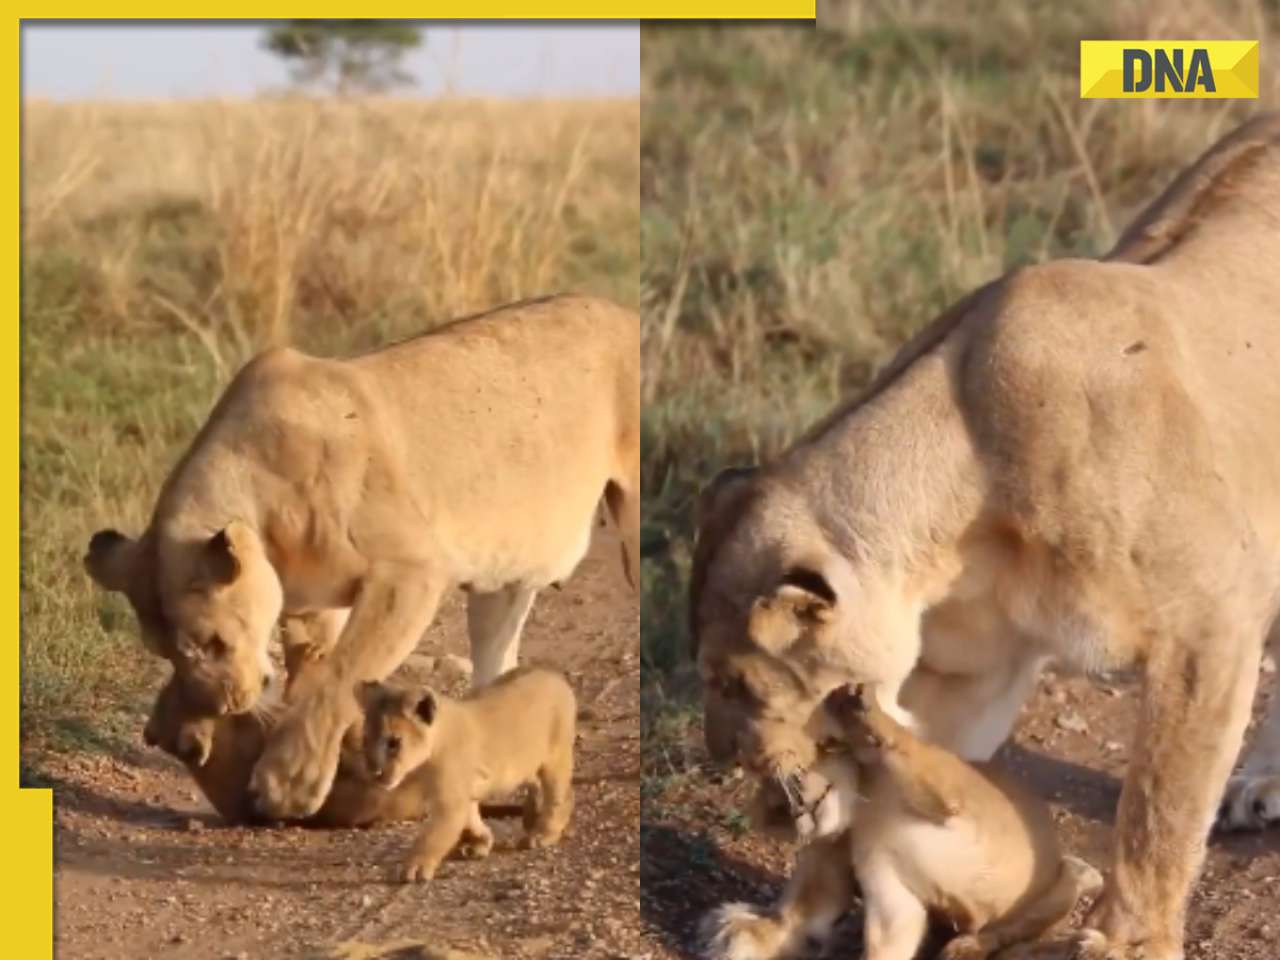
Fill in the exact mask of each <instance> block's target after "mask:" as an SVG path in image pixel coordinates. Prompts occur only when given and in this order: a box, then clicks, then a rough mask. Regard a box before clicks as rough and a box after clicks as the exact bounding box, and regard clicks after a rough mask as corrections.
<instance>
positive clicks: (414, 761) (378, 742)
mask: <svg viewBox="0 0 1280 960" xmlns="http://www.w3.org/2000/svg"><path fill="white" fill-rule="evenodd" d="M358 692H359V698H360V704H361V706H362V707H363V708H364V765H365V770H366V771H367V772H368V775H369V776H370V777H372V778H373V779H374V780H375V781H377V782H378V783H380V784H381V785H382V786H384V787H385V788H386V789H388V790H394V789H395V788H396V787H397V786H399V784H400V781H402V780H403V779H404V778H405V777H406V776H407V775H408V774H409V773H411V772H412V771H414V770H416V769H417V768H418V767H420V766H422V764H424V763H426V762H427V761H428V760H430V759H431V757H432V755H433V754H434V753H435V752H436V748H437V739H438V738H437V736H436V734H437V728H438V725H437V724H436V714H437V711H438V708H439V702H438V700H437V698H436V694H435V693H434V692H432V691H431V690H426V689H416V690H405V689H396V688H392V687H388V686H386V685H384V684H381V683H373V682H367V683H362V684H361V685H360V688H359V691H358Z"/></svg>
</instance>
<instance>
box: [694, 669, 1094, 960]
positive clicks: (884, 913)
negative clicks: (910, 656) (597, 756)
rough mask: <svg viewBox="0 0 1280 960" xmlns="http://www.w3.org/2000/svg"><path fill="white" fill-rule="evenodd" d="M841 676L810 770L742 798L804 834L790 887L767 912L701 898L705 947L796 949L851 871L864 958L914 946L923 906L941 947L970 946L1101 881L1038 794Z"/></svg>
mask: <svg viewBox="0 0 1280 960" xmlns="http://www.w3.org/2000/svg"><path fill="white" fill-rule="evenodd" d="M845 689H847V688H837V690H836V691H834V692H833V693H832V694H831V695H829V696H828V698H827V700H826V702H825V704H824V709H823V714H824V716H823V721H824V730H825V731H826V733H827V736H826V737H825V738H824V740H825V742H824V750H823V753H822V755H821V757H820V759H819V760H818V762H817V763H816V765H815V767H814V768H813V770H811V771H806V773H805V774H802V775H800V776H798V777H797V778H796V780H795V781H794V782H792V783H790V784H787V785H785V786H783V787H780V786H779V784H778V781H774V780H770V781H766V782H765V783H764V784H763V789H762V790H761V796H760V798H758V801H757V805H756V810H755V811H754V813H755V817H756V819H757V823H758V824H759V825H761V826H763V827H765V828H766V829H768V830H769V831H770V832H772V833H774V834H775V835H778V836H781V837H784V838H785V837H787V835H788V834H790V838H791V839H796V838H798V837H799V838H804V839H816V840H817V841H818V842H816V843H814V844H813V845H812V847H811V848H808V849H807V850H806V853H805V855H802V857H801V858H800V859H799V860H798V864H797V871H796V875H795V878H794V879H793V882H792V885H791V890H790V892H791V893H792V896H791V897H790V898H789V899H784V900H783V902H782V903H781V904H780V905H779V907H778V908H777V909H776V910H774V911H771V912H769V913H763V912H760V911H758V910H755V909H753V908H751V907H748V906H746V905H744V904H734V905H731V906H730V907H727V908H721V909H719V910H717V911H715V912H713V913H712V914H711V915H710V916H709V917H708V918H707V919H706V921H704V935H705V936H706V938H707V944H708V947H709V954H710V955H711V956H712V957H715V958H723V960H747V958H760V957H780V956H790V955H793V954H795V953H797V952H799V950H800V948H801V947H802V946H803V944H804V940H805V937H804V934H805V933H806V924H807V926H808V932H809V934H810V935H811V936H816V938H818V939H820V938H821V933H822V928H821V927H819V928H817V929H815V928H814V925H813V918H814V916H815V914H816V915H818V916H823V915H826V916H831V917H834V916H838V915H839V914H840V913H842V912H843V911H844V909H846V908H847V906H848V900H849V890H850V888H851V886H852V884H851V879H856V880H857V882H858V885H859V887H860V888H861V890H862V897H863V908H864V922H865V925H866V931H865V937H864V940H865V942H866V944H867V960H909V958H911V957H913V956H915V955H916V952H917V951H918V949H919V947H920V944H921V942H922V940H923V938H924V935H925V928H926V919H927V918H929V917H932V918H934V919H936V920H940V921H942V922H943V923H944V924H946V925H948V926H950V927H951V928H952V929H954V930H955V931H956V932H957V934H958V936H957V937H956V938H955V939H953V940H952V942H951V943H950V944H948V945H947V947H946V949H945V950H944V951H943V953H942V957H943V960H984V958H986V957H989V956H992V955H994V954H996V953H997V952H999V951H1002V950H1005V949H1007V948H1009V947H1011V946H1013V945H1015V944H1021V943H1028V942H1032V941H1035V940H1038V939H1039V938H1041V937H1042V936H1044V935H1045V934H1046V933H1048V932H1049V931H1050V930H1051V929H1052V928H1053V927H1054V926H1056V925H1057V924H1058V923H1060V922H1061V921H1062V920H1063V919H1064V918H1065V917H1066V916H1067V915H1068V914H1069V913H1070V912H1071V911H1072V910H1073V909H1074V907H1075V905H1076V903H1077V902H1078V901H1079V899H1080V898H1081V897H1083V896H1088V895H1091V894H1093V893H1096V892H1097V890H1098V889H1100V888H1101V886H1102V876H1101V874H1099V873H1098V872H1097V871H1096V870H1094V869H1093V868H1092V867H1090V866H1089V865H1088V864H1086V863H1084V862H1083V861H1080V860H1077V859H1075V858H1073V857H1064V855H1063V853H1062V851H1061V849H1060V847H1059V845H1058V840H1057V836H1056V833H1055V831H1054V826H1053V819H1052V817H1051V816H1050V815H1049V810H1048V808H1047V807H1046V806H1045V804H1044V803H1043V801H1041V800H1040V799H1039V798H1038V797H1036V796H1034V795H1033V794H1031V793H1029V792H1028V791H1027V790H1025V789H1024V788H1023V787H1022V786H1021V785H1020V784H1018V783H1017V782H1016V781H1014V780H1012V779H1010V778H1009V777H1008V776H1006V775H1005V774H1004V773H1003V772H1002V771H1000V770H999V769H998V768H997V767H995V766H993V765H991V764H969V763H966V762H965V761H964V760H962V759H960V758H959V757H957V756H956V755H955V754H953V753H951V752H950V751H947V750H944V749H942V748H941V747H938V746H936V745H934V744H930V743H927V742H925V741H922V740H920V739H919V738H918V737H916V736H914V735H913V734H912V733H911V732H910V731H908V730H906V729H905V728H904V727H902V726H901V725H900V724H898V723H897V721H895V720H893V718H891V717H889V716H888V715H887V714H886V713H884V711H883V710H881V709H880V708H879V707H878V706H877V705H876V704H875V702H874V701H873V700H872V699H871V698H870V697H869V696H863V695H861V694H859V696H858V697H856V698H855V697H852V696H850V695H848V694H847V693H846V692H845ZM842 865H843V867H844V870H843V871H842V870H841V867H842ZM850 874H851V875H850ZM828 923H829V921H828Z"/></svg>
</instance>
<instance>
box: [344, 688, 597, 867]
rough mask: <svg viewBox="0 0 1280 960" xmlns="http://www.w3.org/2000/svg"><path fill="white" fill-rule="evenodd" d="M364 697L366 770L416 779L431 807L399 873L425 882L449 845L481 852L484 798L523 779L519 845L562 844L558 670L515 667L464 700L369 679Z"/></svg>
mask: <svg viewBox="0 0 1280 960" xmlns="http://www.w3.org/2000/svg"><path fill="white" fill-rule="evenodd" d="M360 698H361V702H362V703H363V704H364V711H365V717H364V759H365V764H366V767H367V769H368V771H369V773H370V774H371V775H372V776H373V777H374V779H376V780H377V781H378V782H379V783H381V784H382V785H383V786H384V787H385V788H386V789H387V790H397V789H400V788H402V786H403V785H404V784H407V783H414V784H417V785H418V788H419V789H420V790H421V791H422V792H423V794H424V795H425V797H426V803H427V807H428V809H429V810H430V811H431V819H430V820H429V821H428V822H427V825H426V827H425V828H424V829H423V831H422V834H421V835H420V836H419V837H418V839H417V841H416V842H415V843H414V845H413V849H412V850H411V851H410V852H409V856H408V857H407V858H406V860H405V864H404V868H403V870H402V871H401V878H402V879H403V880H406V881H419V882H421V881H423V880H430V879H431V878H432V877H433V876H435V872H436V870H437V869H438V868H439V866H440V862H441V861H442V860H443V859H444V858H445V857H446V856H448V855H449V853H450V851H452V850H453V849H454V848H455V847H459V848H460V849H461V850H462V852H463V855H464V856H468V857H473V858H479V857H485V856H487V855H488V853H489V850H490V849H491V848H492V847H493V833H492V832H491V831H490V830H489V828H488V827H487V826H486V825H485V822H484V820H483V819H482V818H481V816H480V807H479V804H480V801H482V800H486V799H490V798H492V796H493V795H495V794H500V793H506V792H508V791H511V790H515V789H517V788H519V787H524V786H528V787H531V788H533V789H532V790H531V792H530V794H529V799H528V800H527V801H526V802H527V806H526V810H525V816H524V828H525V835H524V838H523V839H522V841H521V843H522V845H523V846H526V847H549V846H554V845H555V844H556V843H557V842H559V840H560V835H561V834H562V833H563V832H564V828H565V827H566V826H567V825H568V823H569V817H570V815H571V814H572V812H573V742H574V736H575V731H576V713H577V702H576V700H575V698H574V696H573V688H572V687H570V686H569V683H568V681H567V680H565V678H564V677H563V676H562V675H561V674H559V673H556V672H555V671H553V670H543V669H538V668H533V667H518V668H516V669H514V670H511V671H509V672H507V673H504V674H503V675H502V676H501V677H499V678H498V679H497V680H495V681H494V682H493V683H492V684H490V685H489V686H488V687H485V688H483V689H481V690H477V691H473V692H472V693H471V695H470V696H468V697H465V698H464V699H461V700H454V699H451V698H450V697H446V696H444V695H443V694H439V693H436V692H434V691H432V690H424V689H408V690H406V689H394V688H390V687H387V686H384V685H383V684H380V683H374V682H367V683H364V684H362V685H361V687H360Z"/></svg>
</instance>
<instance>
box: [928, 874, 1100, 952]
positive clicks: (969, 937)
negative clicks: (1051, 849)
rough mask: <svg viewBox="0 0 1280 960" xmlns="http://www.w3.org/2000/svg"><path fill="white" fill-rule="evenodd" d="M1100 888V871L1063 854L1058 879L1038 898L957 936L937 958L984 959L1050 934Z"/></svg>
mask: <svg viewBox="0 0 1280 960" xmlns="http://www.w3.org/2000/svg"><path fill="white" fill-rule="evenodd" d="M1101 889H1102V874H1100V873H1099V872H1098V871H1097V870H1095V869H1094V868H1093V867H1091V866H1090V865H1089V864H1087V863H1085V862H1084V861H1083V860H1079V859H1077V858H1076V857H1063V858H1062V868H1061V869H1060V870H1059V872H1058V878H1057V879H1056V880H1055V881H1054V882H1053V885H1052V886H1050V887H1049V889H1048V890H1046V891H1045V892H1044V893H1043V894H1042V895H1041V896H1040V897H1038V898H1037V899H1035V900H1033V901H1031V902H1030V903H1028V904H1026V905H1025V906H1023V907H1021V908H1020V909H1018V910H1016V911H1014V912H1013V913H1011V914H1010V915H1009V916H1007V917H1003V918H1002V919H1000V920H997V921H996V922H995V923H992V924H989V925H988V926H986V927H984V928H983V929H982V930H979V931H978V932H977V933H970V934H965V935H964V936H960V937H956V938H955V939H954V940H952V941H951V942H950V943H948V944H947V945H946V947H945V948H943V950H942V953H941V954H940V956H939V960H987V958H988V957H991V956H993V955H995V954H997V953H999V955H1000V956H1001V957H1002V958H1004V957H1007V956H1010V954H1008V953H1007V952H1006V953H1001V952H1000V951H1003V950H1005V948H1006V947H1012V946H1013V945H1015V944H1022V943H1028V942H1030V941H1034V940H1037V939H1039V938H1040V937H1042V936H1044V935H1045V934H1047V933H1049V931H1051V930H1052V929H1053V928H1054V927H1055V926H1057V925H1058V924H1059V923H1061V922H1062V921H1063V920H1065V919H1066V918H1067V917H1068V916H1070V915H1071V911H1072V910H1074V909H1075V907H1076V904H1077V903H1079V902H1080V899H1081V898H1082V897H1089V896H1093V895H1094V894H1095V893H1097V892H1098V891H1099V890H1101Z"/></svg>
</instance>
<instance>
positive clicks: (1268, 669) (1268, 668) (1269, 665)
mask: <svg viewBox="0 0 1280 960" xmlns="http://www.w3.org/2000/svg"><path fill="white" fill-rule="evenodd" d="M1262 672H1263V673H1275V672H1276V658H1275V657H1273V656H1272V655H1271V654H1269V653H1268V654H1265V655H1264V656H1263V658H1262Z"/></svg>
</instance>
